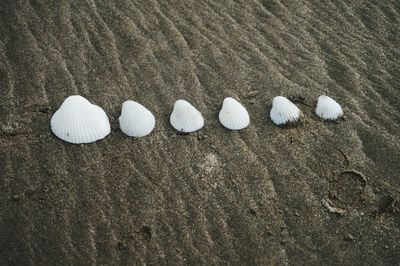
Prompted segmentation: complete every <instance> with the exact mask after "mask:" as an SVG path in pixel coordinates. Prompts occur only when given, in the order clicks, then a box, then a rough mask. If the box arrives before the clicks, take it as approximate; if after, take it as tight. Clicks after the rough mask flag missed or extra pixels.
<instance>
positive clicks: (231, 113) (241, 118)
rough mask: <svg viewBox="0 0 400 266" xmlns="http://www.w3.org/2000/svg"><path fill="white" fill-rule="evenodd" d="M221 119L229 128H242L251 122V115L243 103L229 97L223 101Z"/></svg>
mask: <svg viewBox="0 0 400 266" xmlns="http://www.w3.org/2000/svg"><path fill="white" fill-rule="evenodd" d="M219 121H220V122H221V124H222V125H223V126H224V127H226V128H228V129H232V130H240V129H243V128H246V127H247V126H248V125H249V124H250V116H249V113H248V112H247V110H246V108H244V106H243V105H242V104H241V103H239V102H238V101H236V100H235V99H233V98H231V97H228V98H225V99H224V102H223V103H222V108H221V111H220V112H219Z"/></svg>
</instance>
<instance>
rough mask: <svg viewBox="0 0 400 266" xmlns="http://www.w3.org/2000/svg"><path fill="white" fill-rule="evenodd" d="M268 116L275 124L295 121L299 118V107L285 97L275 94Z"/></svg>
mask: <svg viewBox="0 0 400 266" xmlns="http://www.w3.org/2000/svg"><path fill="white" fill-rule="evenodd" d="M270 117H271V120H272V121H273V122H274V123H275V124H276V125H284V124H286V123H289V122H296V121H297V120H299V118H300V109H299V108H298V107H297V106H296V105H295V104H294V103H292V102H291V101H289V100H288V99H287V98H285V97H283V96H277V97H275V98H274V100H273V101H272V109H271V112H270Z"/></svg>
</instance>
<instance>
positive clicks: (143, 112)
mask: <svg viewBox="0 0 400 266" xmlns="http://www.w3.org/2000/svg"><path fill="white" fill-rule="evenodd" d="M155 123H156V119H155V118H154V115H153V114H152V113H151V112H150V111H149V110H148V109H147V108H146V107H144V106H143V105H141V104H140V103H138V102H135V101H126V102H124V103H123V104H122V110H121V116H120V117H119V127H120V128H121V131H122V132H124V133H125V134H126V135H128V136H130V137H137V138H140V137H144V136H146V135H148V134H150V133H151V131H153V129H154V126H155Z"/></svg>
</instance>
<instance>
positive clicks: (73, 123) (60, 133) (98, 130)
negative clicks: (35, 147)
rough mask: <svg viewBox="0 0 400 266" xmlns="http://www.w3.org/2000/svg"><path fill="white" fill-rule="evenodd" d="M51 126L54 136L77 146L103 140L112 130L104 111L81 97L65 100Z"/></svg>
mask: <svg viewBox="0 0 400 266" xmlns="http://www.w3.org/2000/svg"><path fill="white" fill-rule="evenodd" d="M50 125H51V131H53V133H54V135H56V136H57V137H59V138H60V139H62V140H64V141H66V142H70V143H75V144H80V143H90V142H94V141H96V140H99V139H103V138H104V137H105V136H107V135H108V134H110V130H111V128H110V122H109V121H108V117H107V115H106V113H105V112H104V110H103V109H101V108H100V107H98V106H97V105H94V104H91V103H90V102H89V101H88V100H86V99H85V98H84V97H82V96H79V95H73V96H69V97H68V98H67V99H65V101H64V102H63V104H62V105H61V107H60V108H59V109H58V110H57V111H56V112H55V113H54V115H53V117H52V118H51V122H50Z"/></svg>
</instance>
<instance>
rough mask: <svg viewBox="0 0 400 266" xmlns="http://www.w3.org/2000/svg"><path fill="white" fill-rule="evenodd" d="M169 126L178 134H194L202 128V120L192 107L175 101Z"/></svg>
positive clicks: (181, 101) (180, 101)
mask: <svg viewBox="0 0 400 266" xmlns="http://www.w3.org/2000/svg"><path fill="white" fill-rule="evenodd" d="M169 121H170V123H171V125H172V126H173V127H174V128H175V129H176V130H178V131H180V132H185V133H189V132H194V131H196V130H199V129H201V128H202V127H203V126H204V118H203V116H202V115H201V113H200V112H199V110H197V109H196V108H195V107H194V106H193V105H191V104H190V103H188V102H187V101H185V100H177V101H176V102H175V105H174V109H173V111H172V113H171V116H170V118H169Z"/></svg>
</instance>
